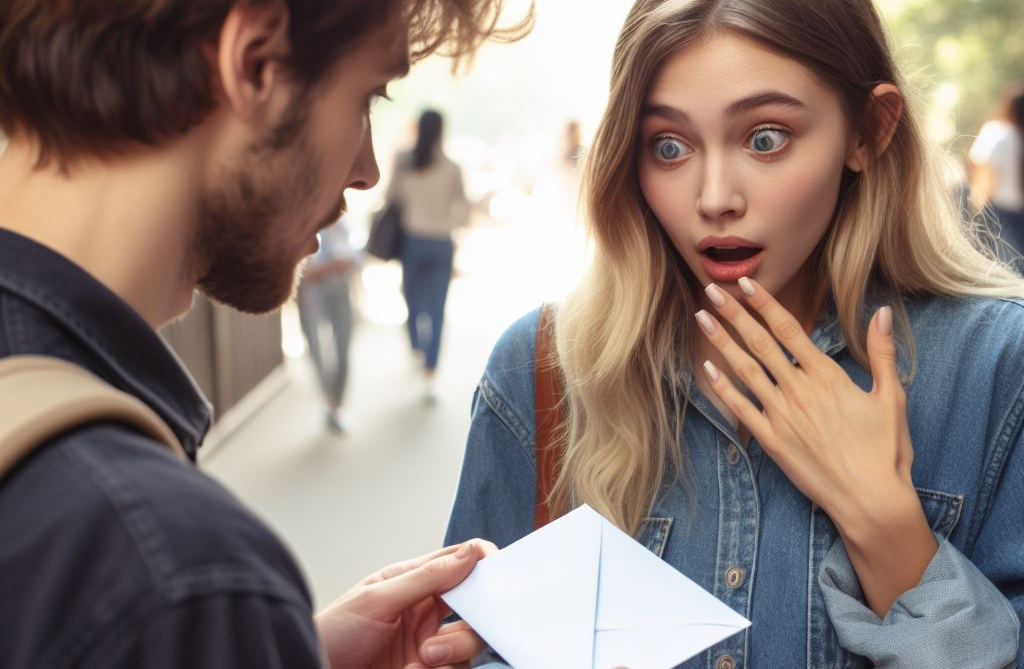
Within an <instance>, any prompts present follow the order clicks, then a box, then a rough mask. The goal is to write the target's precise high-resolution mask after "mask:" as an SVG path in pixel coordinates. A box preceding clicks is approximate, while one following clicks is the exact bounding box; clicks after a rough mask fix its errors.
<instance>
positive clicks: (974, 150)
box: [968, 84, 1024, 271]
mask: <svg viewBox="0 0 1024 669" xmlns="http://www.w3.org/2000/svg"><path fill="white" fill-rule="evenodd" d="M968 157H969V158H970V161H971V191H972V198H973V199H974V202H975V204H976V205H977V206H978V207H979V208H981V207H985V206H986V205H989V206H990V207H991V209H992V213H993V214H994V215H995V217H996V221H997V222H998V224H999V236H1000V237H1001V238H1002V239H1003V241H1005V242H1006V243H1008V244H1009V245H1010V246H1012V247H1013V249H1014V251H1016V252H1017V254H1020V255H1024V84H1020V85H1018V86H1016V87H1015V88H1012V89H1010V91H1009V92H1008V93H1007V94H1006V95H1005V96H1004V98H1003V102H1002V104H1001V105H1000V112H999V114H998V115H997V116H996V118H994V119H992V120H991V121H988V122H986V123H985V124H984V125H983V126H982V127H981V131H980V132H979V133H978V137H977V139H976V140H975V141H974V144H973V145H972V146H971V151H970V154H969V156H968ZM1013 261H1014V264H1015V265H1016V267H1017V270H1018V271H1024V259H1021V258H1013Z"/></svg>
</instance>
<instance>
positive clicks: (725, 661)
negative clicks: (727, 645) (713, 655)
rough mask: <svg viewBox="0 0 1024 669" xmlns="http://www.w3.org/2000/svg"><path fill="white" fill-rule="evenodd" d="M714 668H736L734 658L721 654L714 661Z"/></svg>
mask: <svg viewBox="0 0 1024 669" xmlns="http://www.w3.org/2000/svg"><path fill="white" fill-rule="evenodd" d="M715 669H736V660H735V658H733V656H732V655H723V656H722V657H720V658H718V662H715Z"/></svg>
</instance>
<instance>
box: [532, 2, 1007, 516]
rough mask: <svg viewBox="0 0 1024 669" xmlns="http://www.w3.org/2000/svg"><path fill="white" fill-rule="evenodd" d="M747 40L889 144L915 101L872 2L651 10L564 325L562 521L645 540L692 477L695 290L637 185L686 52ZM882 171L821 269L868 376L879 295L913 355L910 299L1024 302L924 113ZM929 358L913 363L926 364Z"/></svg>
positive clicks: (612, 126) (614, 115) (618, 59)
mask: <svg viewBox="0 0 1024 669" xmlns="http://www.w3.org/2000/svg"><path fill="white" fill-rule="evenodd" d="M721 31H735V32H737V33H739V34H742V35H745V36H747V37H749V38H752V39H754V40H756V41H757V42H759V43H760V44H762V45H764V46H765V47H767V48H769V49H771V50H773V51H775V52H777V53H781V54H784V55H786V56H788V57H790V58H793V59H795V60H796V61H798V62H800V63H802V64H803V65H805V66H806V67H808V68H809V69H810V70H812V71H813V72H815V73H816V74H817V75H818V76H819V77H820V78H821V79H822V81H824V82H825V83H826V84H827V85H828V86H830V87H831V88H832V89H833V90H834V91H835V92H836V93H837V94H838V96H839V98H840V100H841V104H842V106H843V110H844V114H845V118H846V120H847V123H848V124H849V128H850V129H851V130H852V131H854V132H857V133H858V134H859V135H860V136H861V137H865V138H868V140H869V141H872V138H874V137H875V134H876V133H875V132H874V129H875V128H877V127H878V126H879V119H878V118H877V117H876V116H875V114H876V113H877V106H872V105H870V104H869V103H870V101H871V99H872V96H871V91H872V89H873V88H874V87H875V86H876V85H877V84H879V83H883V82H892V83H895V84H896V85H897V86H899V87H900V89H901V90H902V91H903V92H904V95H905V96H906V95H907V87H906V86H905V85H902V83H901V80H900V77H899V74H898V72H897V70H896V67H895V65H894V63H893V59H892V56H891V53H890V50H889V48H888V46H887V43H886V37H885V32H884V29H883V27H882V24H881V21H880V19H879V17H878V14H877V13H876V11H875V9H874V6H873V5H872V3H871V0H842V1H840V0H637V2H636V3H635V4H634V5H633V8H632V9H631V11H630V13H629V15H628V17H627V18H626V22H625V25H624V26H623V29H622V32H621V34H620V36H619V40H618V43H617V45H616V49H615V55H614V61H613V66H612V80H611V92H610V98H609V102H608V106H607V109H606V111H605V114H604V118H603V120H602V122H601V125H600V128H599V130H598V132H597V136H596V139H595V142H594V145H593V148H592V150H591V152H590V155H589V158H588V163H587V168H586V182H585V183H586V185H585V191H584V197H585V205H586V209H587V219H588V226H589V232H590V234H591V235H592V237H593V240H594V258H593V262H592V265H591V268H590V271H589V272H588V274H587V276H586V277H585V278H584V280H583V282H582V283H581V284H580V285H579V286H578V287H577V289H576V290H575V291H574V292H573V293H572V294H571V295H570V296H569V297H568V298H567V300H566V301H565V303H564V304H563V305H562V307H561V308H560V310H559V314H558V323H557V333H556V340H557V354H558V358H559V360H558V362H559V363H560V364H561V367H562V370H563V372H564V375H565V381H566V395H565V402H566V416H567V418H566V422H565V424H564V426H563V428H564V429H563V432H562V439H563V445H564V453H563V455H562V459H561V468H560V474H559V476H558V478H557V480H556V482H555V485H554V488H553V491H552V495H551V499H550V500H549V503H550V504H551V505H552V506H553V508H555V509H556V510H559V509H560V510H567V509H569V508H573V507H575V506H577V505H579V504H580V503H583V502H586V503H588V504H590V505H591V506H593V507H594V508H595V509H597V510H598V511H600V512H601V513H603V514H604V515H606V516H607V517H608V518H610V519H611V520H612V521H613V522H615V524H616V525H618V526H619V527H621V528H623V529H624V530H626V531H628V532H630V533H633V534H635V533H636V532H637V531H638V530H639V528H640V526H641V524H642V522H643V519H644V517H645V516H646V515H647V514H649V512H650V509H651V507H652V506H653V504H654V501H655V498H656V495H657V494H658V491H659V490H660V489H661V487H662V485H664V484H665V482H666V476H668V475H669V474H671V475H673V476H676V475H680V474H681V473H682V472H683V471H684V468H683V464H684V461H685V460H684V457H683V451H682V449H681V448H680V447H679V445H680V444H681V443H682V434H683V415H684V413H685V407H686V395H687V392H688V390H689V389H688V387H687V386H688V384H689V383H690V380H689V379H690V376H689V373H688V372H689V367H690V365H689V362H688V361H689V360H690V359H691V358H692V355H693V349H692V347H693V342H694V341H695V334H696V333H695V328H694V326H693V319H692V318H691V316H692V314H693V312H694V311H695V308H696V304H697V302H696V298H695V297H694V295H695V291H696V290H697V289H699V286H697V285H696V280H695V277H694V275H693V274H692V273H691V272H690V270H689V269H688V268H687V266H686V264H685V263H684V262H683V260H682V258H681V257H680V255H679V254H678V252H677V251H676V249H675V247H674V246H673V244H672V242H671V241H670V240H669V238H668V237H667V235H666V234H665V232H664V230H663V228H662V226H661V224H660V223H659V222H658V220H657V219H656V217H655V216H654V214H653V213H652V211H651V209H650V207H649V206H648V205H647V203H646V202H645V200H644V197H643V195H642V193H641V191H640V186H639V183H638V180H637V164H636V163H637V151H636V141H637V135H638V132H639V117H640V110H641V106H642V104H643V102H644V100H645V98H646V94H647V89H648V87H649V85H650V83H651V81H652V79H653V77H654V75H655V72H656V70H657V68H658V66H659V65H660V64H661V63H662V61H664V60H665V59H666V58H667V57H668V56H669V55H671V54H672V53H673V52H675V51H677V50H679V49H682V48H685V47H686V46H687V45H689V44H691V43H693V42H694V41H695V40H697V39H699V38H702V37H706V36H708V35H709V34H714V33H716V32H721ZM872 156H873V157H872V162H871V165H870V166H869V167H868V168H867V169H866V170H865V171H864V172H862V173H861V174H859V175H855V174H853V173H852V172H847V173H846V174H845V175H844V178H843V180H842V185H841V193H840V196H839V202H838V205H837V208H836V212H835V214H834V218H833V222H832V225H831V226H830V228H829V230H828V232H827V233H826V235H825V237H824V238H823V239H822V241H821V243H820V244H819V246H818V248H817V249H816V251H815V252H814V253H813V254H812V256H811V259H810V261H809V262H812V263H815V266H814V267H813V268H812V269H814V270H815V271H813V272H811V273H810V275H811V276H827V277H828V282H820V283H821V286H820V287H819V291H820V293H821V294H820V295H819V296H820V297H822V298H824V297H825V295H826V294H827V293H829V292H830V294H831V297H832V299H833V301H834V303H835V305H836V309H837V312H838V316H839V320H840V323H841V326H842V330H843V333H844V335H845V337H846V340H847V342H848V345H849V349H850V352H851V353H852V355H853V356H854V358H855V359H856V360H857V361H858V362H860V363H861V364H864V365H865V366H866V365H867V355H866V341H865V337H866V333H865V323H864V318H863V317H862V313H861V312H862V309H863V304H864V299H865V296H866V293H867V291H868V290H869V289H870V290H872V291H874V292H878V293H879V294H881V295H882V296H884V297H885V298H886V299H887V300H889V301H890V303H891V304H892V305H893V307H894V311H895V315H896V322H897V327H898V328H899V332H900V334H901V339H902V340H903V341H904V343H905V344H906V345H908V346H909V350H910V351H911V353H913V344H912V337H911V336H910V329H909V323H908V319H907V314H906V310H905V308H904V307H903V306H902V303H901V301H900V297H901V296H906V295H922V294H935V295H950V296H957V295H987V296H1020V295H1024V281H1022V280H1021V279H1020V277H1019V276H1017V275H1015V274H1013V273H1012V272H1011V271H1010V270H1008V269H1007V268H1005V267H1004V266H1002V265H1000V264H999V263H998V262H997V261H996V260H995V259H994V254H993V253H992V252H991V251H990V250H988V249H986V248H985V244H984V243H983V240H982V239H981V234H982V233H980V232H979V229H978V228H976V227H972V226H971V225H970V224H968V223H966V222H965V221H963V220H962V217H961V214H960V211H959V209H958V208H957V207H955V206H954V204H953V202H952V198H951V197H950V196H949V195H948V194H947V191H946V190H945V187H944V183H943V179H942V177H941V174H942V173H941V172H940V156H938V155H937V154H935V155H932V150H931V149H930V148H929V145H928V144H927V142H926V141H925V140H924V138H923V136H922V132H921V130H920V127H919V126H918V124H917V123H916V122H915V119H914V116H913V114H912V112H911V111H904V113H903V114H902V116H901V117H900V119H899V121H898V124H897V127H896V130H895V134H894V135H893V138H892V141H891V143H890V144H889V145H888V147H887V148H886V149H885V150H884V151H878V150H877V147H874V150H873V151H872ZM912 357H913V356H912Z"/></svg>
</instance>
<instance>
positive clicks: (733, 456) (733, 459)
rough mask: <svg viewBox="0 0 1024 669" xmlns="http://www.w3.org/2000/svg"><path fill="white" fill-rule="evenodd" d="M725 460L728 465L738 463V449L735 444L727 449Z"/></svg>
mask: <svg viewBox="0 0 1024 669" xmlns="http://www.w3.org/2000/svg"><path fill="white" fill-rule="evenodd" d="M725 459H726V460H728V461H729V464H730V465H734V464H736V463H737V462H739V461H740V449H738V448H736V444H733V445H732V446H730V447H729V452H728V453H727V454H726V456H725Z"/></svg>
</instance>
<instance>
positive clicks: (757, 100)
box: [640, 91, 810, 123]
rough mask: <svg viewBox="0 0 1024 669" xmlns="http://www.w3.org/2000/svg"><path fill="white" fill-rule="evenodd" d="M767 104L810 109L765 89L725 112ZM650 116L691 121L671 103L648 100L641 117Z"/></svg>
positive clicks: (741, 111) (733, 104) (735, 111)
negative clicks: (657, 102)
mask: <svg viewBox="0 0 1024 669" xmlns="http://www.w3.org/2000/svg"><path fill="white" fill-rule="evenodd" d="M767 105H781V106H783V107H792V108H794V109H799V110H800V111H809V110H810V107H808V106H807V104H806V103H804V102H802V101H801V100H798V99H796V98H794V97H793V96H792V95H787V94H786V93H782V92H781V91H764V92H762V93H755V94H754V95H751V96H748V97H745V98H743V99H742V100H737V101H736V102H733V103H732V104H731V105H729V107H728V108H727V109H726V110H725V114H726V116H737V115H739V114H742V113H744V112H748V111H750V110H751V109H757V108H758V107H765V106H767ZM648 116H660V117H662V118H665V119H668V120H669V121H675V122H677V123H690V115H689V114H687V113H686V112H685V111H683V110H682V109H677V108H676V107H672V106H671V105H663V104H656V103H653V102H648V103H646V104H644V106H643V108H641V110H640V118H647V117H648Z"/></svg>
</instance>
